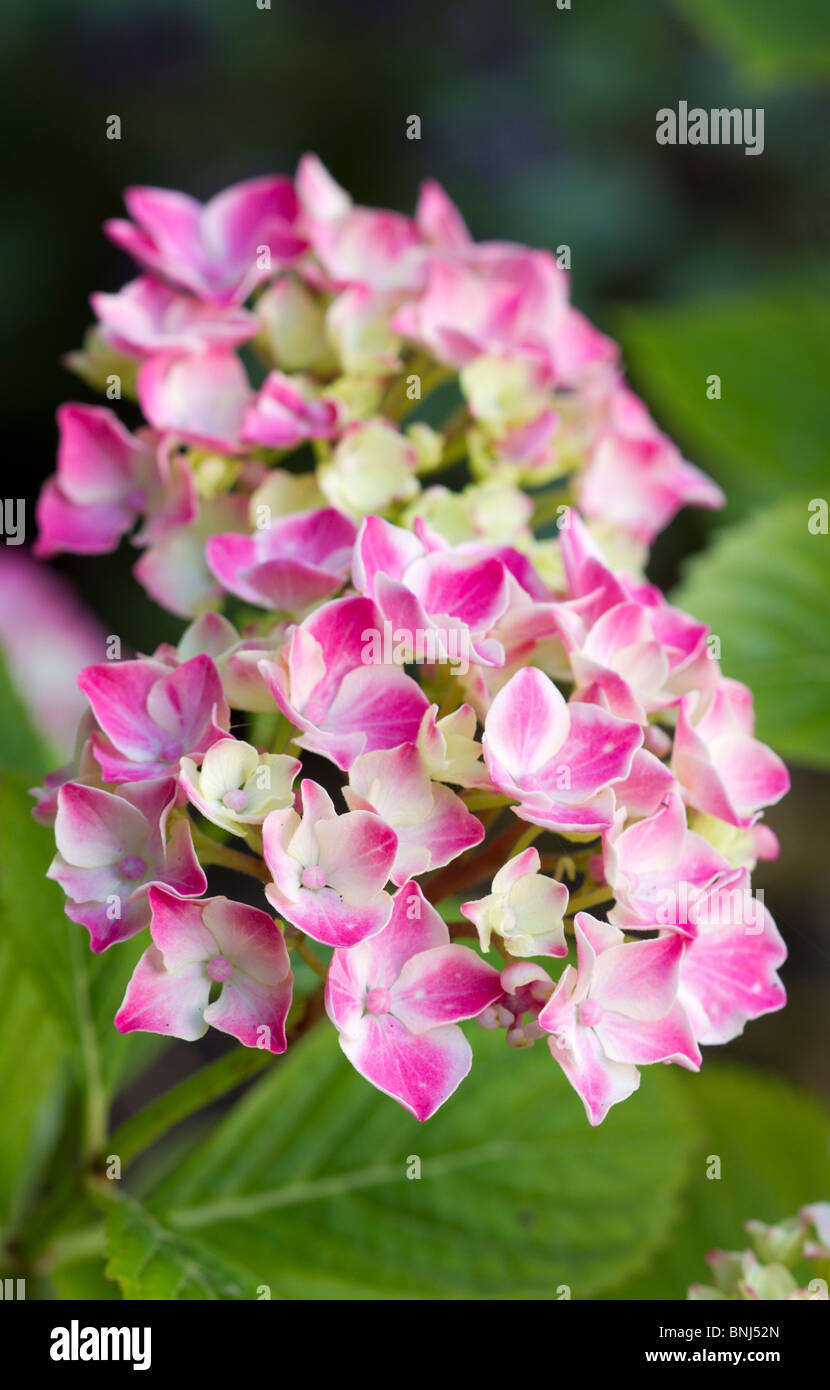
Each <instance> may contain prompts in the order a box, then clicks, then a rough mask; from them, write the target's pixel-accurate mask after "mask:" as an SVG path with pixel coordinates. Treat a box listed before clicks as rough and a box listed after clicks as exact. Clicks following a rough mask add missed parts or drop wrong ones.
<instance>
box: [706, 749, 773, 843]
mask: <svg viewBox="0 0 830 1390" xmlns="http://www.w3.org/2000/svg"><path fill="white" fill-rule="evenodd" d="M711 751H712V754H713V757H714V760H715V765H716V767H717V769H718V772H719V773H720V776H721V779H722V781H723V783H724V786H725V787H726V791H727V794H728V796H729V799H730V801H731V803H732V805H733V806H734V808H735V811H736V812H737V815H738V817H739V818H740V820H741V821H742V822H745V821H746V820H747V818H749V817H751V816H752V815H753V814H754V812H756V811H758V810H760V808H761V807H762V806H774V805H775V804H776V802H778V801H780V800H781V798H782V796H785V795H786V793H787V792H788V791H789V789H790V775H789V773H788V771H787V769H786V767H785V765H784V763H783V762H782V761H781V759H780V758H779V756H778V754H777V753H774V752H773V751H772V749H771V748H768V747H767V745H766V744H765V743H761V742H759V740H758V739H756V738H750V737H749V735H747V734H732V735H731V736H727V737H725V738H723V739H717V740H716V741H715V743H714V745H713V747H712V750H711Z"/></svg>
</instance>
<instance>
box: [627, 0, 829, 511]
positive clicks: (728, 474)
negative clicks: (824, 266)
mask: <svg viewBox="0 0 830 1390" xmlns="http://www.w3.org/2000/svg"><path fill="white" fill-rule="evenodd" d="M782 13H783V12H782ZM619 333H620V337H621V338H622V341H623V344H624V347H625V350H626V354H627V359H628V363H629V367H630V370H631V375H632V378H633V380H634V382H635V385H636V386H637V388H638V389H639V390H640V391H641V393H642V394H643V395H644V396H645V397H646V399H647V400H648V401H649V404H650V405H651V407H652V409H653V410H654V411H655V414H656V415H657V416H658V419H659V420H660V422H661V423H662V424H663V425H664V426H665V428H666V429H668V430H669V432H670V433H672V434H675V435H676V436H677V438H678V441H679V443H680V444H681V445H682V446H683V448H684V451H685V452H686V454H687V456H688V457H689V458H691V459H692V461H693V462H695V463H698V464H700V465H702V466H703V467H704V468H706V469H707V470H708V471H709V472H710V473H711V474H712V475H713V477H715V478H717V480H718V482H719V483H721V484H722V486H723V487H724V489H725V491H726V494H727V497H728V499H729V506H728V509H727V513H726V516H727V519H729V518H730V517H733V516H735V515H737V514H739V513H743V512H747V511H749V510H751V509H753V508H754V507H757V506H762V505H764V504H765V503H766V502H769V501H773V500H775V498H776V497H778V496H780V495H781V493H782V492H785V491H789V490H790V489H793V490H794V489H796V488H798V489H799V490H801V491H803V492H804V493H805V495H806V497H807V498H810V497H813V496H815V494H816V492H818V494H819V495H820V496H824V493H825V491H826V485H827V475H828V440H830V392H828V391H827V378H828V374H829V373H830V307H829V306H828V300H827V282H826V279H822V278H819V277H816V281H815V283H812V282H809V283H807V282H804V281H802V282H796V283H792V284H787V285H784V286H782V287H780V288H779V289H778V290H777V291H776V292H774V293H769V292H767V293H761V292H756V293H753V294H742V295H735V296H731V297H728V298H727V297H724V298H720V299H715V300H710V301H708V302H702V303H699V304H693V305H680V306H670V307H657V308H637V309H630V310H625V311H623V313H622V315H621V317H620V321H619ZM711 375H718V376H720V378H721V393H722V394H721V399H720V400H709V399H707V395H706V390H707V378H708V377H709V376H711Z"/></svg>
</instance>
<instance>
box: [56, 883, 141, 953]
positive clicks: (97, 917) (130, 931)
mask: <svg viewBox="0 0 830 1390" xmlns="http://www.w3.org/2000/svg"><path fill="white" fill-rule="evenodd" d="M111 907H112V903H110V902H86V903H65V904H64V912H65V913H66V915H67V917H68V918H69V919H70V920H71V921H72V922H79V923H80V924H81V926H84V927H86V929H87V931H88V932H89V947H90V950H92V951H95V952H96V953H98V952H101V951H106V950H107V949H108V948H109V947H110V946H113V945H115V943H116V942H117V941H129V939H130V937H132V936H137V935H138V933H139V932H140V931H143V930H144V928H145V927H146V926H148V925H149V922H150V906H149V903H148V902H147V894H146V893H145V892H144V891H143V890H141V891H139V892H135V893H132V894H131V895H130V897H129V898H127V899H126V901H124V900H120V902H119V907H120V913H121V915H120V916H119V917H114V918H113V917H112V916H111Z"/></svg>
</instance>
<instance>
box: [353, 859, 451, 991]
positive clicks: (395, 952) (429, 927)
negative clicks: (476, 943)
mask: <svg viewBox="0 0 830 1390" xmlns="http://www.w3.org/2000/svg"><path fill="white" fill-rule="evenodd" d="M449 942H450V934H449V931H448V929H447V925H446V923H445V922H444V920H443V918H442V917H441V915H440V913H438V912H437V911H436V909H435V908H434V907H433V906H432V904H431V903H430V902H428V901H427V899H426V898H425V897H424V895H423V892H422V891H421V887H420V885H419V884H417V883H415V882H409V883H405V884H404V885H403V887H402V888H400V889H399V890H398V892H397V893H396V894H395V896H394V899H393V907H392V915H391V917H390V919H389V922H388V924H387V925H386V926H385V927H384V929H383V931H382V932H380V933H379V934H378V935H377V936H373V937H372V938H371V940H369V941H367V942H366V943H365V944H364V945H363V946H361V947H360V950H361V951H363V952H365V953H366V960H367V967H366V971H367V973H366V979H367V982H368V984H369V985H370V986H382V987H383V988H389V987H391V985H392V984H394V982H395V980H396V979H397V978H398V976H399V975H400V973H401V970H402V969H403V966H404V964H405V963H406V961H408V960H409V959H410V957H411V956H415V955H418V954H419V953H421V952H423V951H429V950H432V949H433V948H435V947H437V946H448V945H449Z"/></svg>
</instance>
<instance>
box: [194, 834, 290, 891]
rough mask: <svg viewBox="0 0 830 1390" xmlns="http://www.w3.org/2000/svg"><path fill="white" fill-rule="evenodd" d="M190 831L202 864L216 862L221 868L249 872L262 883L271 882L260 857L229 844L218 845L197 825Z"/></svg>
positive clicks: (243, 872)
mask: <svg viewBox="0 0 830 1390" xmlns="http://www.w3.org/2000/svg"><path fill="white" fill-rule="evenodd" d="M191 831H192V834H193V847H194V849H195V850H196V853H197V855H198V856H199V861H200V863H201V864H202V865H203V866H204V865H206V864H208V865H209V864H216V865H218V866H221V867H222V868H223V869H235V870H236V871H237V873H240V874H250V876H251V877H252V878H258V879H259V880H260V882H262V883H270V882H271V873H270V870H269V869H268V866H267V865H266V864H264V863H263V862H262V860H261V859H256V858H255V857H254V855H252V854H245V853H244V852H243V851H242V850H239V849H231V848H230V846H229V845H220V843H219V841H218V840H212V839H211V837H210V836H209V835H206V834H205V833H204V831H203V830H200V829H199V828H198V826H195V825H194V826H191Z"/></svg>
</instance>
